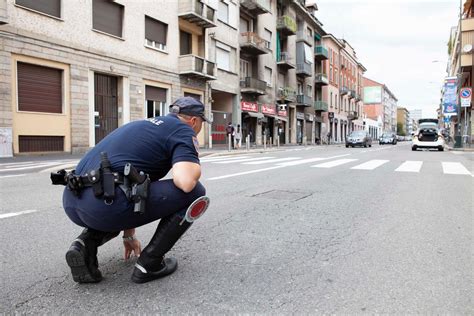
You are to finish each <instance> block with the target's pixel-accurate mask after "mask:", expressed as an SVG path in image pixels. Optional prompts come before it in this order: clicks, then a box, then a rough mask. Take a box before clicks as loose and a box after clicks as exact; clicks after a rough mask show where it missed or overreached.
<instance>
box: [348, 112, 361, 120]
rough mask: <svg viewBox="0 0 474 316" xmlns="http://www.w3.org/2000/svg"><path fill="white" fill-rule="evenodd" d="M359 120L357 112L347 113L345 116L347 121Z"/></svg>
mask: <svg viewBox="0 0 474 316" xmlns="http://www.w3.org/2000/svg"><path fill="white" fill-rule="evenodd" d="M358 118H359V113H358V112H357V111H349V113H348V114H347V119H348V120H357V119H358Z"/></svg>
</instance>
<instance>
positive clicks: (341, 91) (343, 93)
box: [339, 87, 349, 95]
mask: <svg viewBox="0 0 474 316" xmlns="http://www.w3.org/2000/svg"><path fill="white" fill-rule="evenodd" d="M339 93H340V94H341V95H346V94H348V93H349V88H348V87H342V88H341V90H340V92H339Z"/></svg>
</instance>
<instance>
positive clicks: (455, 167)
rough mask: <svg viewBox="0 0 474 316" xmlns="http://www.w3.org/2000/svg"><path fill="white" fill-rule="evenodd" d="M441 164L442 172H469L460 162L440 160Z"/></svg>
mask: <svg viewBox="0 0 474 316" xmlns="http://www.w3.org/2000/svg"><path fill="white" fill-rule="evenodd" d="M441 164H442V165H443V173H444V174H468V175H470V174H471V173H470V172H469V170H467V169H466V167H464V166H463V165H462V164H461V163H460V162H442V163H441Z"/></svg>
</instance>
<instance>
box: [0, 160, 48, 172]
mask: <svg viewBox="0 0 474 316" xmlns="http://www.w3.org/2000/svg"><path fill="white" fill-rule="evenodd" d="M54 165H57V162H51V163H47V164H36V165H32V166H28V167H18V168H10V169H2V170H0V172H9V171H17V170H28V169H39V168H42V167H49V166H54Z"/></svg>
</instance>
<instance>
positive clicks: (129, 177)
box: [51, 152, 151, 214]
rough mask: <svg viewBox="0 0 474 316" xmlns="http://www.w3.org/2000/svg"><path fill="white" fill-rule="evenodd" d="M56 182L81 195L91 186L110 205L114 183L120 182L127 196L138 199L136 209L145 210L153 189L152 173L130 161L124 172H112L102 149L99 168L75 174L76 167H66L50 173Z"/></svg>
mask: <svg viewBox="0 0 474 316" xmlns="http://www.w3.org/2000/svg"><path fill="white" fill-rule="evenodd" d="M51 182H52V183H53V184H54V185H65V186H66V187H67V188H68V189H69V190H70V191H71V192H72V193H73V194H74V195H76V196H79V195H80V194H81V191H82V190H83V189H84V188H87V187H92V191H93V192H94V195H95V196H96V197H102V198H103V199H104V203H105V204H107V205H111V204H113V202H114V199H115V187H116V186H119V187H120V189H122V191H123V192H124V193H125V195H126V196H127V199H128V200H129V201H132V202H134V203H135V206H134V209H133V211H134V212H135V213H138V214H143V213H145V209H146V200H147V199H148V196H149V191H150V182H151V181H150V177H149V175H148V174H145V173H144V172H143V171H140V172H138V170H137V169H136V168H135V167H133V166H132V164H130V163H127V164H126V165H125V167H124V170H123V172H112V170H111V165H110V161H109V159H108V157H107V153H105V152H102V153H101V162H100V168H99V169H96V170H91V171H89V172H87V173H86V174H84V175H82V176H81V175H76V174H75V170H72V171H66V170H64V169H62V170H59V171H58V172H53V173H51Z"/></svg>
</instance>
